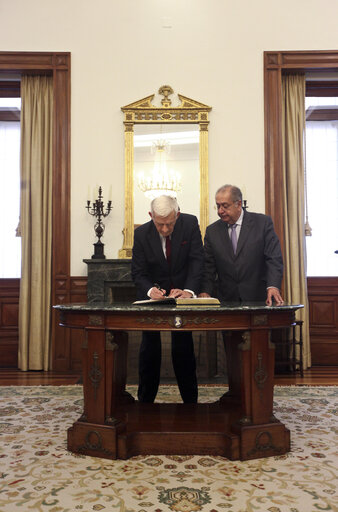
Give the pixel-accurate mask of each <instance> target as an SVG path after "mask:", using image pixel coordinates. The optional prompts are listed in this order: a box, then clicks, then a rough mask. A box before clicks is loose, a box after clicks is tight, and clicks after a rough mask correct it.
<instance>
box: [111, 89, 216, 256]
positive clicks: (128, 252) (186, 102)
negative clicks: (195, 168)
mask: <svg viewBox="0 0 338 512" xmlns="http://www.w3.org/2000/svg"><path fill="white" fill-rule="evenodd" d="M173 92H174V91H173V89H172V88H171V87H170V86H169V85H163V86H162V87H160V89H159V90H158V94H160V95H162V96H163V99H162V100H161V106H159V107H156V106H154V105H153V104H152V101H153V99H154V97H155V94H152V95H150V96H147V97H146V98H142V99H140V100H137V101H135V102H133V103H130V104H129V105H126V106H125V107H121V110H122V112H123V113H124V121H123V123H124V155H125V160H124V173H125V193H124V198H125V206H124V228H123V247H122V249H120V250H119V258H121V259H125V258H131V256H132V248H133V242H134V125H135V124H154V125H156V124H157V125H158V124H164V123H168V124H178V125H179V124H198V125H199V130H200V135H199V169H200V215H199V224H200V228H201V233H202V236H203V237H204V233H205V230H206V227H207V225H208V223H209V170H208V165H209V163H208V162H209V158H208V152H209V147H208V125H209V119H208V112H210V110H211V107H209V106H208V105H204V104H203V103H200V102H198V101H196V100H193V99H191V98H187V97H186V96H182V94H177V96H178V98H179V100H180V102H181V103H180V105H178V106H176V107H173V106H172V102H171V99H170V98H169V95H171V94H173ZM187 213H189V212H187Z"/></svg>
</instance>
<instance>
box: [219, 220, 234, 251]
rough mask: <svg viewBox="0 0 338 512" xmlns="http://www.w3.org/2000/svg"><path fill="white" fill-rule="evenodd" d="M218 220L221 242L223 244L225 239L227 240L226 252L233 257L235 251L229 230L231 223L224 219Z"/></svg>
mask: <svg viewBox="0 0 338 512" xmlns="http://www.w3.org/2000/svg"><path fill="white" fill-rule="evenodd" d="M218 222H219V225H218V227H219V240H220V243H221V244H222V245H223V241H224V242H225V247H226V251H225V254H229V255H230V256H231V257H232V259H233V258H234V257H235V256H234V251H233V248H232V244H231V240H230V237H229V231H228V227H229V225H228V224H227V223H226V222H224V221H223V220H219V221H218Z"/></svg>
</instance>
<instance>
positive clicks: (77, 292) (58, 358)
mask: <svg viewBox="0 0 338 512" xmlns="http://www.w3.org/2000/svg"><path fill="white" fill-rule="evenodd" d="M19 295H20V279H0V368H14V369H17V367H18V346H19ZM69 295H70V300H65V301H64V302H87V277H71V278H70V292H69ZM57 320H58V319H57ZM56 324H57V322H56ZM58 329H62V328H61V327H59V326H58V324H57V325H56V330H58ZM63 331H66V333H65V334H64V333H62V336H60V337H58V336H57V332H54V333H52V339H53V340H55V341H54V345H53V347H52V351H53V363H52V369H53V370H55V371H63V372H65V371H80V370H81V346H82V343H83V333H82V331H76V330H74V329H73V330H72V332H70V329H63Z"/></svg>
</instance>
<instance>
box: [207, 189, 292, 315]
mask: <svg viewBox="0 0 338 512" xmlns="http://www.w3.org/2000/svg"><path fill="white" fill-rule="evenodd" d="M215 198H216V207H217V213H218V216H219V217H220V220H218V221H216V222H214V223H213V224H211V225H210V226H208V227H207V230H206V234H205V239H204V251H205V272H204V278H203V284H202V292H204V293H202V294H201V296H209V295H211V294H213V293H214V288H215V282H217V288H218V294H219V298H220V299H221V300H223V301H236V302H237V301H241V302H247V301H250V302H251V301H266V304H267V305H268V306H271V305H272V302H273V300H274V301H275V303H276V305H281V304H283V299H282V297H281V294H280V287H281V283H282V277H283V260H282V253H281V249H280V244H279V240H278V237H277V235H276V233H275V230H274V227H273V223H272V220H271V218H270V217H268V216H267V215H263V214H261V213H251V212H247V211H245V210H243V208H242V193H241V191H240V189H239V188H238V187H235V186H232V185H224V186H223V187H221V188H219V189H218V190H217V192H216V195H215Z"/></svg>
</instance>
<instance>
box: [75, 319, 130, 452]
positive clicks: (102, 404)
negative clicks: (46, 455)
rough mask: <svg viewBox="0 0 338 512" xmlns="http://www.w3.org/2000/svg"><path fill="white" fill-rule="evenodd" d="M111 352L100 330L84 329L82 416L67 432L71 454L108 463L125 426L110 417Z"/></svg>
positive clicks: (112, 367) (112, 392)
mask: <svg viewBox="0 0 338 512" xmlns="http://www.w3.org/2000/svg"><path fill="white" fill-rule="evenodd" d="M107 348H108V350H107ZM114 348H115V347H114V346H110V345H109V343H108V347H107V339H106V331H105V329H104V328H99V327H93V328H86V341H85V344H84V347H83V349H82V355H83V394H84V413H83V415H82V417H81V418H80V419H79V421H77V422H75V423H74V425H73V427H71V428H70V429H69V430H68V449H69V450H71V451H73V452H77V453H84V454H86V455H92V456H94V457H104V458H109V459H115V458H116V457H117V435H118V432H120V431H123V430H124V429H125V425H124V424H123V423H122V422H118V421H117V420H115V418H114V417H113V416H112V412H113V411H112V403H113V400H112V396H113V395H114V396H115V393H116V390H115V389H114V387H113V377H114V369H115V368H116V361H115V359H116V358H115V353H116V352H117V351H116V350H114Z"/></svg>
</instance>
